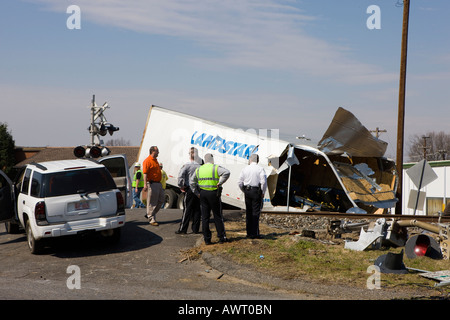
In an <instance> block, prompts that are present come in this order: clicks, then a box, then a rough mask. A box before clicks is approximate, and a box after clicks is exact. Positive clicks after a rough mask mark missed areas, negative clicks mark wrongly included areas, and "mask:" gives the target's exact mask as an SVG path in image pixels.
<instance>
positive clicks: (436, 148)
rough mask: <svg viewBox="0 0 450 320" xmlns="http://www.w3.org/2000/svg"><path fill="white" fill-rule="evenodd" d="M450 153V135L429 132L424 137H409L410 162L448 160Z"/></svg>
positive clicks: (416, 135) (441, 132)
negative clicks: (449, 153)
mask: <svg viewBox="0 0 450 320" xmlns="http://www.w3.org/2000/svg"><path fill="white" fill-rule="evenodd" d="M449 151H450V134H447V133H445V132H443V131H440V132H434V131H433V132H427V133H426V134H423V135H418V134H415V135H412V136H410V137H409V151H408V157H409V160H410V161H420V160H422V159H425V158H426V159H427V160H428V161H433V160H447V159H448V156H447V153H448V152H449Z"/></svg>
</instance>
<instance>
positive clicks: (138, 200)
mask: <svg viewBox="0 0 450 320" xmlns="http://www.w3.org/2000/svg"><path fill="white" fill-rule="evenodd" d="M137 189H138V191H137V192H136V188H133V199H134V205H135V207H136V208H145V205H144V204H143V203H142V201H141V191H142V189H144V188H137Z"/></svg>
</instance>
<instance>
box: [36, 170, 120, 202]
mask: <svg viewBox="0 0 450 320" xmlns="http://www.w3.org/2000/svg"><path fill="white" fill-rule="evenodd" d="M111 189H116V184H115V182H114V180H113V178H112V177H111V174H110V173H109V172H108V170H107V169H106V168H95V169H83V170H71V171H65V172H56V173H48V174H43V175H42V187H41V192H40V196H41V198H47V197H57V196H64V195H69V194H77V193H84V192H102V191H107V190H111Z"/></svg>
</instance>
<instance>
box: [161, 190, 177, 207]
mask: <svg viewBox="0 0 450 320" xmlns="http://www.w3.org/2000/svg"><path fill="white" fill-rule="evenodd" d="M164 197H165V199H164V207H163V209H170V208H173V207H174V206H175V204H176V203H177V198H178V195H177V193H176V192H175V191H174V190H172V189H166V190H164Z"/></svg>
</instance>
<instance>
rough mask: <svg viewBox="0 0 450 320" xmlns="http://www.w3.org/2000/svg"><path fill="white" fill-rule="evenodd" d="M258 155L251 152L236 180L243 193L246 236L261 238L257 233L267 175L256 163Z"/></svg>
mask: <svg viewBox="0 0 450 320" xmlns="http://www.w3.org/2000/svg"><path fill="white" fill-rule="evenodd" d="M258 162H259V156H258V155H257V154H252V155H250V157H249V165H248V166H247V167H245V168H244V169H242V171H241V174H240V176H239V180H238V186H239V189H241V191H242V192H244V195H245V218H246V230H247V237H248V238H252V239H255V238H261V235H260V234H259V216H260V215H261V209H262V207H263V199H264V194H265V193H266V188H267V176H266V173H265V171H264V169H263V168H262V167H261V166H259V165H258Z"/></svg>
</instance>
